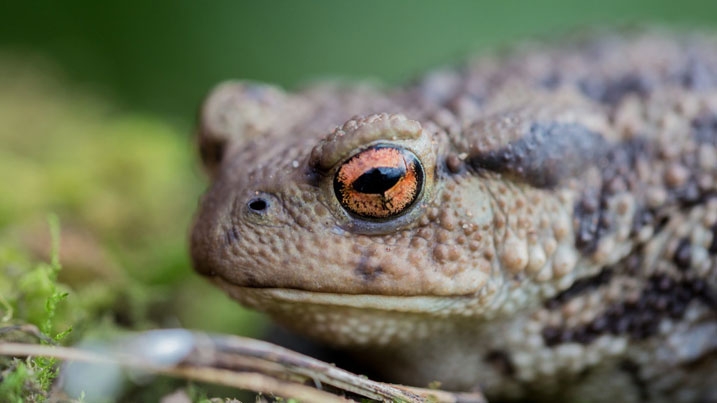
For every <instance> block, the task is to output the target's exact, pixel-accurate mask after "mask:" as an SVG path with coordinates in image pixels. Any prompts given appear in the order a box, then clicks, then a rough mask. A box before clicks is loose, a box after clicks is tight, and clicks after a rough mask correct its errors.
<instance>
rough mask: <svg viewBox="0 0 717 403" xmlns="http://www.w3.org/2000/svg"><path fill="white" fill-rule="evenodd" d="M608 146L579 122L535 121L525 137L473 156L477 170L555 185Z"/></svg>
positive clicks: (542, 185)
mask: <svg viewBox="0 0 717 403" xmlns="http://www.w3.org/2000/svg"><path fill="white" fill-rule="evenodd" d="M607 149H608V146H607V143H606V142H605V140H604V139H603V138H602V136H601V135H600V134H598V133H595V132H592V131H590V130H589V129H587V128H586V127H585V126H582V125H579V124H575V123H548V124H545V123H535V124H533V125H532V126H531V127H530V129H529V131H528V133H526V134H525V135H524V136H523V138H521V139H520V140H516V141H514V142H512V143H510V144H508V145H506V146H505V147H502V148H500V149H498V150H492V151H489V152H486V153H481V154H477V155H471V156H469V158H468V160H467V162H468V165H469V166H470V167H472V168H473V169H475V170H478V171H480V170H488V171H494V172H500V173H504V174H508V175H512V176H514V177H516V178H519V179H520V180H523V181H525V182H526V183H529V184H531V185H533V186H535V187H539V188H552V187H555V186H556V185H558V184H559V183H560V182H561V180H563V179H564V178H567V177H574V176H577V175H579V174H580V172H582V171H583V170H584V169H585V166H586V165H589V164H591V163H595V162H596V161H598V160H599V159H600V158H602V156H603V155H604V154H605V152H606V151H607Z"/></svg>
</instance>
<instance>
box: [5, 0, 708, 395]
mask: <svg viewBox="0 0 717 403" xmlns="http://www.w3.org/2000/svg"><path fill="white" fill-rule="evenodd" d="M0 15H1V16H2V17H3V18H2V23H1V24H0V327H2V326H6V325H12V324H24V323H33V324H37V325H38V326H39V325H41V324H43V323H50V324H51V325H50V327H47V326H45V327H43V328H42V330H43V332H45V333H48V334H49V336H51V337H55V336H57V335H61V334H62V332H64V331H65V330H67V329H68V328H69V327H72V328H73V331H72V332H71V333H70V334H69V335H68V336H67V337H65V338H63V339H62V342H64V343H70V342H74V341H76V340H79V339H81V338H83V337H85V336H86V335H87V334H91V333H100V334H107V333H113V332H118V331H120V330H121V329H146V328H153V327H170V326H182V327H189V328H198V329H204V330H211V331H221V332H231V333H241V334H248V335H258V334H259V332H260V329H261V326H262V325H263V324H264V323H265V321H264V320H263V319H261V318H260V317H259V316H258V315H256V314H253V313H248V312H246V311H244V310H243V309H241V308H239V307H238V305H236V304H234V303H233V302H231V301H229V300H228V299H227V298H225V297H224V296H223V294H222V293H221V292H219V291H218V290H214V289H212V288H211V287H210V286H209V285H208V284H206V282H205V281H203V280H202V279H200V278H198V276H196V275H194V274H193V272H192V270H191V267H190V263H189V258H188V256H187V248H186V245H187V240H186V238H187V233H188V228H189V226H190V223H191V217H192V213H193V210H194V208H195V207H196V203H197V200H198V198H199V196H200V194H201V192H202V190H203V188H204V187H205V186H206V182H205V178H204V176H203V174H202V172H201V169H200V167H199V165H198V163H197V159H196V158H195V155H194V145H193V142H192V137H191V135H192V130H193V124H194V119H195V114H196V110H197V108H198V106H199V104H200V102H201V99H202V97H203V96H204V94H206V92H207V91H208V90H209V89H210V88H211V87H212V86H213V85H215V84H216V83H218V82H220V81H222V80H225V79H228V78H244V79H252V80H262V81H267V82H273V83H278V84H280V85H282V86H285V87H287V88H295V87H296V86H298V85H301V84H302V83H306V82H310V81H312V80H316V79H320V78H322V77H332V78H336V77H345V78H351V77H356V78H362V79H366V78H369V79H379V80H382V81H386V82H388V83H400V82H404V81H407V80H409V79H411V78H412V77H415V76H416V75H418V74H420V73H421V72H423V71H426V70H428V69H430V68H431V67H434V66H440V65H446V64H451V63H458V62H459V61H460V60H461V59H463V58H465V57H467V56H468V55H472V54H474V53H479V52H480V51H481V50H485V49H489V48H495V47H500V46H504V45H509V44H512V43H516V42H519V41H520V40H521V39H524V38H528V39H535V38H539V39H544V40H549V39H550V38H552V37H556V38H562V37H564V36H568V35H573V34H574V33H575V32H579V31H580V30H585V29H588V28H595V27H597V28H604V27H608V29H610V28H614V27H623V26H631V25H659V26H667V27H671V28H675V29H680V30H690V29H707V30H709V29H715V28H717V1H713V0H712V1H710V0H702V1H700V0H690V1H686V0H683V1H679V2H678V1H674V0H660V1H656V0H652V1H650V0H639V1H624V0H603V1H600V2H579V1H564V0H552V1H541V2H537V1H535V2H527V1H516V0H510V1H465V0H463V1H440V2H439V1H427V0H421V1H377V0H371V1H360V2H349V1H328V0H327V1H264V2H259V1H257V2H248V1H229V0H222V1H218V0H217V1H211V2H198V1H190V0H180V1H136V0H133V1H125V2H102V1H63V2H58V1H28V2H22V1H6V2H3V4H1V5H0ZM51 213H52V214H56V215H57V216H58V217H59V221H60V229H61V231H60V232H61V235H60V244H61V250H60V263H61V264H62V266H63V268H62V271H61V272H60V274H59V280H58V281H59V282H58V283H57V284H56V285H53V284H55V279H54V277H53V274H52V273H53V271H52V267H51V265H49V266H48V265H46V264H43V263H42V262H47V261H49V260H50V259H51V254H50V252H49V245H50V235H49V231H48V225H47V215H48V214H51ZM58 290H60V291H61V292H68V293H69V294H68V296H67V297H65V298H64V299H63V300H62V301H61V302H60V303H59V304H58V311H57V312H56V313H53V314H50V313H48V312H47V308H46V307H47V305H46V301H47V300H48V299H49V298H51V296H52V295H53V294H54V293H55V292H57V291H58ZM199 296H201V297H199ZM6 337H7V336H6ZM7 365H10V366H11V367H12V364H7V363H4V362H0V366H2V367H3V368H5V367H7ZM6 384H8V383H6ZM40 389H41V388H40ZM23 390H24V389H23ZM5 392H7V391H5ZM2 393H4V392H3V390H0V400H3V399H2V397H3V396H2ZM7 393H9V392H7ZM22 393H27V392H26V391H25V392H22ZM159 396H161V393H160V394H159ZM135 397H136V396H135ZM149 400H151V399H149Z"/></svg>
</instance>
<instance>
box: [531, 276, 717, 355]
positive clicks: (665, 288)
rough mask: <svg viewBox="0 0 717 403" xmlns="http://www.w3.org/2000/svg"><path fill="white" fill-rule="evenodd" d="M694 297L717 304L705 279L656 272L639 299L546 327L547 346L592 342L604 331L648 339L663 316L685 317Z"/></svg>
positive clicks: (694, 299)
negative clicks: (576, 321)
mask: <svg viewBox="0 0 717 403" xmlns="http://www.w3.org/2000/svg"><path fill="white" fill-rule="evenodd" d="M692 301H699V302H701V303H703V304H705V305H707V306H708V307H710V309H715V306H717V297H716V295H715V291H714V290H712V289H711V288H710V287H709V285H708V284H707V283H706V282H705V281H704V280H701V279H685V280H675V279H673V278H671V277H669V276H667V275H664V274H660V275H654V276H652V277H650V278H649V279H648V281H647V285H646V287H645V288H644V289H643V291H642V293H641V294H640V296H639V297H638V298H637V299H636V300H634V301H622V302H618V303H615V304H612V305H610V306H608V307H607V308H606V309H605V311H603V313H602V314H601V315H598V316H597V317H596V318H595V319H594V320H592V321H591V322H589V323H586V324H583V325H579V326H575V327H570V328H566V327H550V326H549V327H546V328H544V329H543V332H542V335H543V341H544V342H545V344H546V345H547V346H556V345H558V344H562V343H571V342H572V343H580V344H589V343H591V342H592V341H594V340H595V339H596V338H598V337H599V336H600V335H603V334H611V335H614V336H620V335H625V336H627V337H629V338H631V339H633V340H644V339H647V338H649V337H651V336H653V335H655V334H656V333H657V332H658V330H659V326H660V322H661V321H662V320H663V319H665V318H671V319H675V320H678V319H681V318H682V317H683V315H684V314H685V312H686V310H687V306H688V305H689V304H690V303H691V302H692Z"/></svg>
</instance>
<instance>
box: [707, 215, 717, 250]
mask: <svg viewBox="0 0 717 403" xmlns="http://www.w3.org/2000/svg"><path fill="white" fill-rule="evenodd" d="M707 251H708V252H709V253H711V254H713V255H714V254H717V222H716V223H714V224H712V242H711V243H710V247H709V248H708V249H707Z"/></svg>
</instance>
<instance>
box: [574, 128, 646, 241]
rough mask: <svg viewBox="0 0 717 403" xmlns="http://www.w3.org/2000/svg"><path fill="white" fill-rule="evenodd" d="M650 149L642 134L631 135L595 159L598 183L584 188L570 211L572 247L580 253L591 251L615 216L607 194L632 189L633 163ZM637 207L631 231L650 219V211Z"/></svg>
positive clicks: (633, 185)
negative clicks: (574, 221) (573, 221)
mask: <svg viewBox="0 0 717 403" xmlns="http://www.w3.org/2000/svg"><path fill="white" fill-rule="evenodd" d="M652 152H653V151H652V147H651V146H650V144H649V143H648V142H647V141H646V140H645V139H644V138H641V137H635V138H632V139H630V140H626V141H623V142H620V143H617V144H615V145H613V146H611V147H610V148H609V150H608V151H607V153H606V154H605V156H604V158H601V159H599V160H598V161H596V163H597V166H598V168H599V169H600V172H601V174H602V178H601V179H602V183H601V185H600V187H594V188H589V189H587V190H585V192H584V193H583V195H582V197H581V198H580V199H579V200H578V201H577V203H576V204H575V207H574V212H573V216H574V217H575V218H576V219H577V228H576V237H575V247H576V248H578V250H580V251H581V252H582V253H583V254H586V255H590V254H592V253H593V252H595V250H596V249H597V245H598V242H599V241H600V239H601V238H602V237H603V236H604V234H606V233H607V232H609V231H610V229H611V227H612V226H613V222H614V220H615V217H614V216H613V213H611V212H610V211H609V204H610V203H609V200H610V197H611V196H612V195H613V194H615V193H619V192H623V191H625V190H635V189H634V188H635V187H636V186H637V185H636V183H638V180H637V179H636V178H635V175H636V174H635V166H636V165H637V164H638V162H639V161H640V160H641V159H647V160H649V159H650V155H651V153H652ZM583 169H584V166H583ZM638 190H639V189H638ZM637 208H638V214H637V215H636V217H635V218H634V219H633V226H632V230H633V231H635V232H637V231H639V229H640V228H641V227H642V226H643V225H646V224H649V223H650V222H652V221H654V215H653V214H652V213H651V212H649V211H647V210H643V213H642V214H640V213H639V211H640V210H639V209H640V208H641V206H640V205H639V204H638V206H637Z"/></svg>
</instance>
